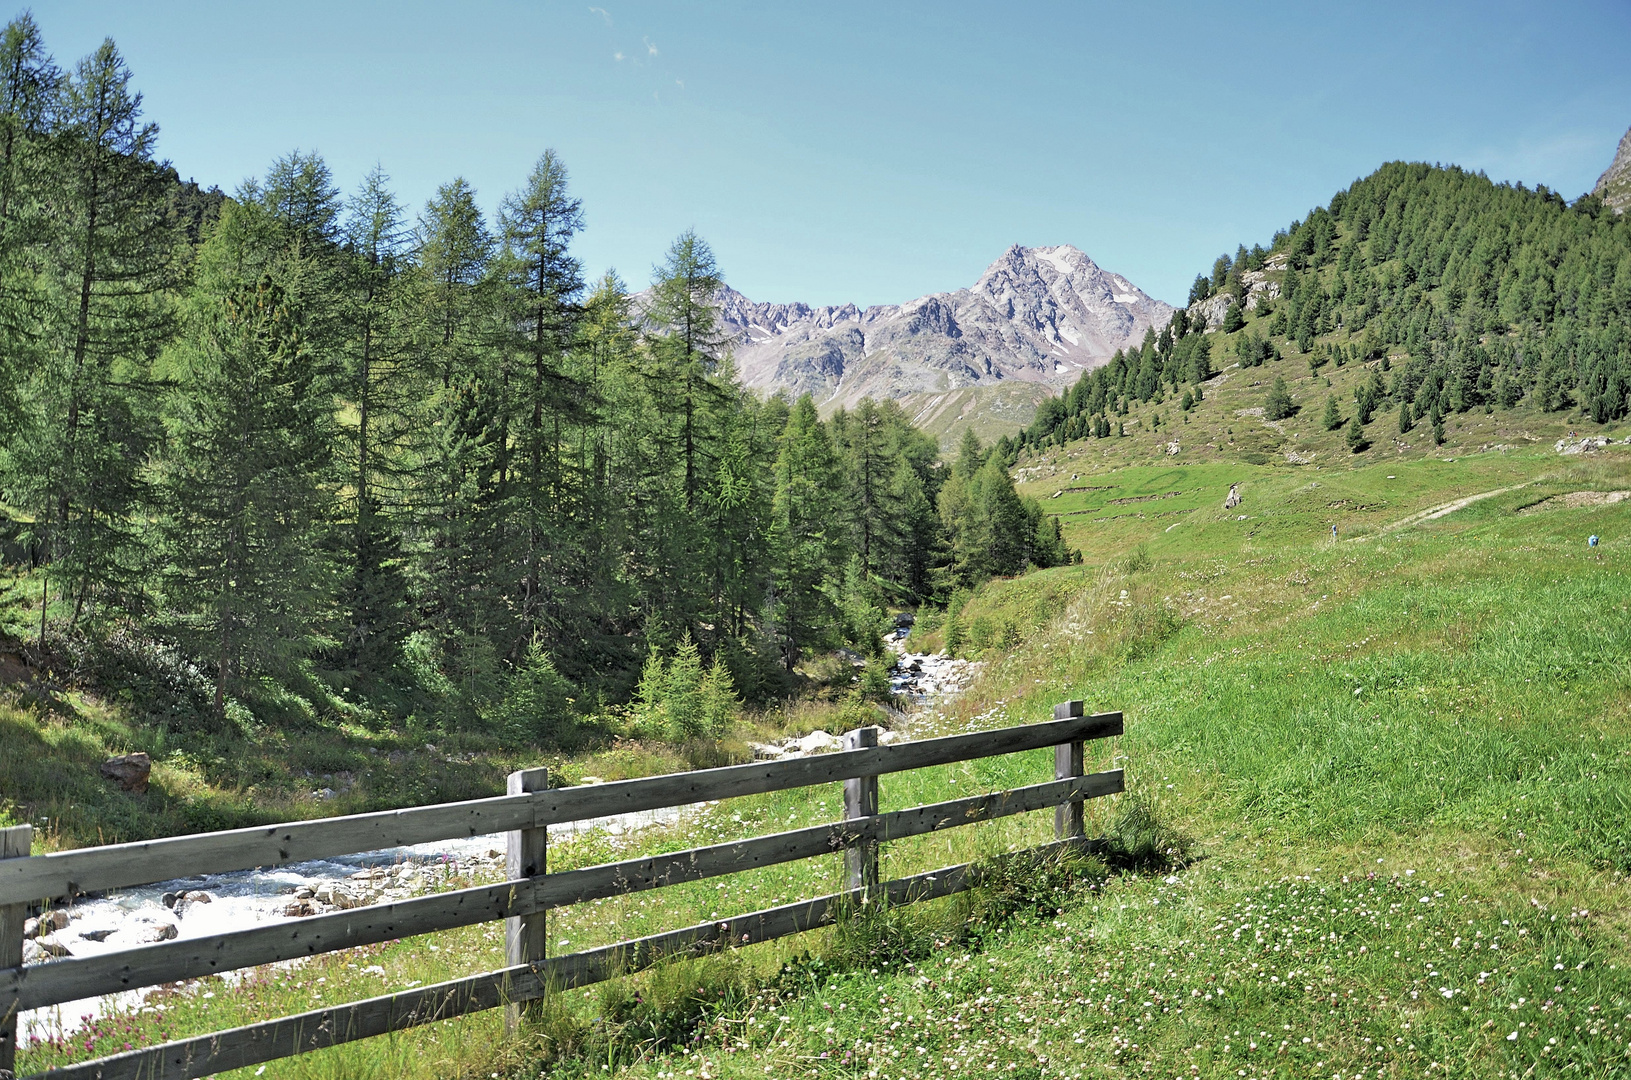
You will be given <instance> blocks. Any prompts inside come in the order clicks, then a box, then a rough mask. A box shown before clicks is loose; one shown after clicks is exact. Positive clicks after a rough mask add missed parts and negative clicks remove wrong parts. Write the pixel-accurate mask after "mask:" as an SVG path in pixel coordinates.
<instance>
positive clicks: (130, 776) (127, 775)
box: [102, 753, 153, 795]
mask: <svg viewBox="0 0 1631 1080" xmlns="http://www.w3.org/2000/svg"><path fill="white" fill-rule="evenodd" d="M152 772H153V759H152V758H150V757H148V756H147V755H146V754H143V753H135V754H122V755H120V756H119V757H111V758H108V760H106V761H104V762H103V763H102V775H103V777H105V778H106V779H108V780H112V781H114V782H115V783H117V784H118V785H119V787H120V788H121V789H123V790H125V791H133V792H135V793H136V794H137V795H140V794H142V793H143V792H145V791H146V790H147V781H148V777H149V776H151V775H152Z"/></svg>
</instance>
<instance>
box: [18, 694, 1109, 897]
mask: <svg viewBox="0 0 1631 1080" xmlns="http://www.w3.org/2000/svg"><path fill="white" fill-rule="evenodd" d="M1121 733H1122V716H1121V714H1120V713H1119V712H1114V713H1101V714H1099V715H1097V716H1079V717H1071V718H1069V719H1064V720H1055V721H1052V722H1051V723H1041V724H1028V725H1024V726H1021V727H1011V728H999V729H997V730H994V731H979V732H973V733H971V734H967V735H950V736H946V737H945V738H939V739H924V740H922V741H921V742H908V743H896V744H895V745H893V746H879V747H873V748H869V749H862V750H845V751H840V752H838V753H833V754H820V755H816V756H814V757H806V758H795V759H794V760H792V761H774V762H755V763H753V764H749V765H730V766H726V767H724V768H719V769H699V770H697V771H695V772H688V773H672V774H668V775H665V776H650V777H645V778H642V779H639V780H620V781H617V782H615V783H610V784H597V785H594V786H591V787H574V788H557V789H553V790H550V791H545V792H539V793H536V794H528V795H501V796H497V797H495V798H491V799H473V800H470V801H468V802H462V803H446V804H441V805H437V806H421V807H410V808H407V809H403V810H392V811H386V812H383V813H377V814H356V815H351V816H348V817H339V818H323V819H318V820H315V821H299V822H287V823H283V824H279V825H269V826H257V827H254V828H248V829H233V830H230V831H227V832H217V833H203V834H199V835H195V836H176V837H169V838H166V839H162V840H146V841H139V842H136V843H130V844H111V845H107V846H104V847H95V848H84V849H81V850H77V851H64V852H57V853H54V854H50V855H37V856H34V857H33V858H30V859H12V860H5V861H0V904H9V903H24V902H33V901H38V900H44V899H49V898H54V897H69V896H74V895H76V894H78V893H82V892H91V891H96V890H105V889H114V888H121V887H125V886H131V885H146V884H150V883H152V882H155V881H166V880H169V879H170V877H171V876H173V875H174V874H175V873H176V872H177V871H178V870H184V871H185V873H187V874H220V873H227V872H230V871H233V870H248V869H252V868H255V867H270V866H279V865H283V864H286V863H293V862H304V861H307V860H311V859H319V858H329V857H332V856H335V855H347V854H352V853H354V852H359V851H384V850H388V849H391V848H397V847H405V846H408V845H412V844H422V843H430V842H433V841H437V840H446V839H450V838H452V837H466V836H483V835H487V834H491V833H500V832H509V831H511V830H515V829H526V828H540V827H544V826H547V825H551V824H558V823H564V822H570V821H582V820H585V819H588V818H597V817H606V816H609V815H612V814H622V813H631V812H636V811H644V810H656V809H661V808H663V807H670V806H685V805H689V804H691V803H699V802H708V801H710V800H716V799H726V798H734V797H736V796H740V795H758V794H762V793H764V792H767V791H780V790H783V789H786V788H795V787H808V786H811V785H814V784H825V783H831V782H834V781H839V780H848V779H851V778H853V777H858V776H867V775H876V774H879V773H890V772H904V771H906V770H909V769H919V768H923V767H924V766H928V765H941V764H947V763H950V762H956V761H967V760H970V759H972V758H980V757H990V756H992V755H995V754H1008V753H1018V752H1020V751H1024V750H1035V749H1040V748H1043V747H1048V746H1054V745H1057V744H1059V743H1062V742H1071V741H1074V740H1077V739H1101V738H1106V737H1108V736H1113V735H1120V734H1121Z"/></svg>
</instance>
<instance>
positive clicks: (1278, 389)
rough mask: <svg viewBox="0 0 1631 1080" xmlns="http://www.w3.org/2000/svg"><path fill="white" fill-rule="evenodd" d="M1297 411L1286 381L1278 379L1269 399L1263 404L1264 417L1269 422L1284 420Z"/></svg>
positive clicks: (1270, 391)
mask: <svg viewBox="0 0 1631 1080" xmlns="http://www.w3.org/2000/svg"><path fill="white" fill-rule="evenodd" d="M1296 411H1297V406H1296V405H1295V404H1293V403H1292V400H1291V394H1290V392H1288V391H1287V390H1286V381H1285V379H1284V378H1279V377H1276V378H1275V380H1274V386H1273V387H1272V388H1271V389H1270V390H1269V396H1268V398H1267V399H1266V400H1265V401H1264V402H1263V416H1264V417H1265V418H1267V419H1269V420H1284V419H1285V418H1286V417H1288V416H1291V415H1292V414H1294V413H1295V412H1296Z"/></svg>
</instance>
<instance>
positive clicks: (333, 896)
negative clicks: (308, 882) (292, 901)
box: [316, 882, 362, 911]
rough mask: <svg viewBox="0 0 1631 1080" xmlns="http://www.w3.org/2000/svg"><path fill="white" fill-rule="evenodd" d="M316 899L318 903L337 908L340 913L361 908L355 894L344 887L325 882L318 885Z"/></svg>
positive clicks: (360, 903) (360, 902)
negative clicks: (348, 909)
mask: <svg viewBox="0 0 1631 1080" xmlns="http://www.w3.org/2000/svg"><path fill="white" fill-rule="evenodd" d="M316 899H317V901H318V902H319V903H322V904H327V905H329V906H330V907H336V908H339V909H340V910H341V911H344V910H346V909H347V908H354V907H361V906H362V901H361V900H359V899H358V898H357V895H356V894H355V893H353V892H352V891H351V890H350V889H347V888H346V887H345V886H344V885H335V884H334V883H333V882H325V883H324V884H322V885H319V886H318V887H317V894H316Z"/></svg>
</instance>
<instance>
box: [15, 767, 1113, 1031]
mask: <svg viewBox="0 0 1631 1080" xmlns="http://www.w3.org/2000/svg"><path fill="white" fill-rule="evenodd" d="M1122 789H1123V775H1122V772H1121V770H1119V769H1118V770H1115V771H1112V772H1106V773H1096V774H1093V775H1091V776H1081V777H1072V778H1069V779H1066V780H1054V781H1050V782H1048V783H1044V784H1035V785H1032V786H1029V787H1023V788H1015V789H1013V790H1010V791H1002V792H996V793H994V794H990V795H976V796H970V797H968V798H963V799H954V800H951V801H949V802H941V803H931V804H929V805H926V806H918V807H912V808H910V809H907V810H897V811H894V812H893V813H888V814H879V815H876V816H873V817H870V818H863V819H858V820H853V821H840V822H834V823H831V824H828V825H817V826H813V827H811V828H806V829H796V830H793V831H790V832H784V833H775V834H772V835H769V836H759V837H753V838H750V839H746V840H739V841H733V842H729V843H724V844H715V845H711V846H708V847H701V848H691V849H688V850H686V851H678V852H673V853H670V854H666V855H656V856H648V857H642V858H638V859H629V860H625V861H623V862H617V863H607V864H603V865H600V866H591V867H585V868H583V869H580V870H568V871H565V872H563V873H558V874H549V875H547V876H544V877H537V878H530V879H526V880H522V881H508V882H503V883H499V884H494V885H488V886H479V887H476V888H472V889H460V890H457V891H453V892H447V893H438V894H435V895H432V896H423V897H416V898H414V899H411V900H401V901H398V902H396V903H393V904H378V905H371V906H369V907H362V908H355V909H353V910H351V911H338V912H333V913H331V914H327V915H317V916H312V917H310V918H305V919H298V920H294V921H291V922H284V923H273V924H271V925H267V926H258V927H253V928H250V929H247V930H235V931H231V932H228V933H224V934H215V935H211V936H209V937H201V938H185V939H180V940H176V941H167V942H162V943H159V944H154V945H145V946H142V947H140V948H137V949H128V950H121V951H120V952H115V953H106V954H104V955H102V956H94V957H85V958H83V959H65V960H56V961H53V962H51V963H48V964H39V965H30V966H28V967H22V968H11V969H9V970H5V971H0V1009H3V1008H6V1007H10V1006H11V1005H12V1004H13V1003H19V1002H20V1007H21V1008H22V1009H24V1010H27V1009H35V1008H40V1007H42V1006H45V1005H52V1004H57V1003H59V1002H64V1001H77V1000H79V999H81V998H87V997H95V996H100V995H102V994H107V993H113V992H116V991H121V990H133V989H136V988H138V987H142V986H154V985H158V984H161V983H166V982H175V981H178V980H181V979H187V978H196V977H198V976H200V975H209V974H218V973H220V972H224V971H231V970H234V969H237V968H242V967H251V966H257V965H260V964H269V963H273V962H276V961H279V960H290V959H294V958H296V957H301V956H309V955H315V954H317V953H322V952H331V951H333V950H336V949H344V948H351V947H353V946H357V945H368V944H373V943H376V942H380V941H391V940H394V939H396V938H403V937H412V936H414V935H416V934H425V933H430V932H432V931H436V930H447V929H452V928H453V927H458V926H469V925H472V924H474V923H480V922H487V921H489V920H493V919H501V918H511V917H515V916H519V915H526V914H531V913H533V912H539V911H544V910H547V909H548V908H551V907H564V906H566V905H568V904H576V903H582V902H584V901H586V900H596V899H600V898H603V897H607V896H618V895H622V894H624V893H630V892H639V891H643V890H646V889H655V888H662V887H664V886H667V885H675V884H679V883H681V882H685V881H700V880H704V879H707V878H712V877H718V876H721V875H723V874H731V873H737V872H739V871H742V870H748V869H753V868H755V867H760V866H772V865H776V864H780V863H786V862H793V861H796V860H798V859H806V858H811V857H813V856H817V855H822V854H825V853H828V852H836V851H840V850H843V849H845V848H848V847H850V846H851V845H853V844H855V843H858V842H862V841H877V842H882V841H888V840H897V839H903V838H905V837H909V836H919V835H922V834H924V833H930V832H937V831H939V830H941V829H947V828H954V827H957V826H961V825H970V824H974V823H975V822H979V821H990V820H993V819H995V818H999V817H1006V816H1009V815H1012V814H1021V813H1026V812H1029V811H1032V810H1041V809H1045V808H1047V807H1050V806H1056V805H1058V804H1059V803H1060V802H1063V801H1067V800H1073V799H1078V798H1080V799H1092V798H1098V797H1100V796H1103V795H1111V794H1115V793H1116V792H1119V791H1121V790H1122ZM516 1000H520V999H519V998H517V999H516Z"/></svg>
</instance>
